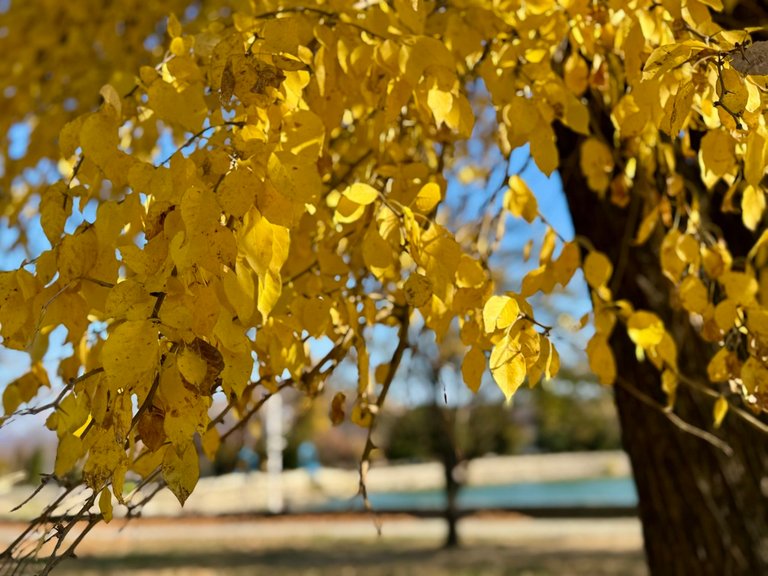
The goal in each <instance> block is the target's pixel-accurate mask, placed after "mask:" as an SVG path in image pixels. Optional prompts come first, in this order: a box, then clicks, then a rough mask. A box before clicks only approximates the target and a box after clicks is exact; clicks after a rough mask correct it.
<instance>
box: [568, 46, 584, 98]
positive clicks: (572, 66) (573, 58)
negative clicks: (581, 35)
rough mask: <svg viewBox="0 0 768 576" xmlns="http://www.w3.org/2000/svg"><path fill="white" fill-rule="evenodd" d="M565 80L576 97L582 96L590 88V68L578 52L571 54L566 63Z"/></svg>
mask: <svg viewBox="0 0 768 576" xmlns="http://www.w3.org/2000/svg"><path fill="white" fill-rule="evenodd" d="M563 80H564V81H565V85H566V86H567V87H568V89H569V90H570V91H571V92H573V93H574V94H575V95H576V96H581V95H582V94H584V92H586V91H587V87H588V86H589V68H588V67H587V63H586V61H585V60H584V58H582V57H581V56H580V55H579V53H578V52H571V55H570V56H568V59H567V60H566V61H565V67H564V74H563Z"/></svg>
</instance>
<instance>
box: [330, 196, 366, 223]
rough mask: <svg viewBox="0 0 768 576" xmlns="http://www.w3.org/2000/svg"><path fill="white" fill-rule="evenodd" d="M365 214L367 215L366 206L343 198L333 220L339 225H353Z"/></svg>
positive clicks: (337, 205) (337, 206)
mask: <svg viewBox="0 0 768 576" xmlns="http://www.w3.org/2000/svg"><path fill="white" fill-rule="evenodd" d="M363 214H365V206H363V205H362V204H358V203H356V202H353V201H352V200H350V199H349V198H347V197H346V196H342V197H341V198H340V199H339V202H338V204H336V210H335V212H334V213H333V219H334V221H336V222H338V223H339V224H351V223H352V222H357V221H358V220H359V219H360V217H361V216H362V215H363Z"/></svg>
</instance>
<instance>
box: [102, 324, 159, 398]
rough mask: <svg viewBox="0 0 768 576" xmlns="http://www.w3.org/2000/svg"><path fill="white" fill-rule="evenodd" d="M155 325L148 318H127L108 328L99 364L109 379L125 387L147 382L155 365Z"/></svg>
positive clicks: (157, 352)
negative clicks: (108, 331) (110, 328)
mask: <svg viewBox="0 0 768 576" xmlns="http://www.w3.org/2000/svg"><path fill="white" fill-rule="evenodd" d="M158 356H159V347H158V340H157V328H156V327H155V324H154V323H153V322H151V321H149V320H129V321H127V322H123V323H121V324H119V325H118V326H117V327H116V328H115V329H114V330H112V331H111V332H110V334H109V336H108V337H107V341H106V342H104V346H103V347H102V349H101V363H102V366H104V372H105V374H106V375H107V377H108V378H109V380H110V381H111V382H114V383H115V384H116V385H117V386H118V387H120V388H125V389H127V390H130V389H132V388H133V387H134V386H138V385H148V381H150V380H151V379H152V378H153V377H154V372H155V370H156V368H157V363H158Z"/></svg>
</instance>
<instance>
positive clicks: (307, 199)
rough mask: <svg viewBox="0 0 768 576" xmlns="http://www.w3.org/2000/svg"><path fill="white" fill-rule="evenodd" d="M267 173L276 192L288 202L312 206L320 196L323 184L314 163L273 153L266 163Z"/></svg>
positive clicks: (285, 153)
mask: <svg viewBox="0 0 768 576" xmlns="http://www.w3.org/2000/svg"><path fill="white" fill-rule="evenodd" d="M267 173H268V175H269V179H270V180H271V182H272V184H273V185H274V187H275V188H276V189H277V191H278V192H279V193H280V194H282V195H283V196H285V197H286V198H288V199H289V200H293V201H296V202H302V203H307V204H314V203H315V202H316V201H317V198H318V197H319V196H320V191H321V190H322V186H323V184H322V181H321V180H320V175H319V174H318V172H317V162H316V161H315V162H310V161H308V160H306V159H304V158H302V157H300V156H296V155H294V154H292V153H290V152H274V153H272V154H271V155H270V157H269V161H268V162H267Z"/></svg>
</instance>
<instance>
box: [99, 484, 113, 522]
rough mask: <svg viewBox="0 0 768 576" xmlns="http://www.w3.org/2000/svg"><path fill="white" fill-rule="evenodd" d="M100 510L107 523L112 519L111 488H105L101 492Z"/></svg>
mask: <svg viewBox="0 0 768 576" xmlns="http://www.w3.org/2000/svg"><path fill="white" fill-rule="evenodd" d="M99 511H100V512H101V517H102V518H103V519H104V522H105V523H106V524H109V522H110V520H112V493H111V492H110V491H109V488H106V487H105V488H104V490H102V491H101V494H99Z"/></svg>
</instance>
